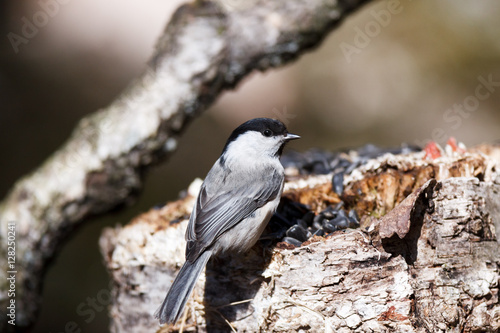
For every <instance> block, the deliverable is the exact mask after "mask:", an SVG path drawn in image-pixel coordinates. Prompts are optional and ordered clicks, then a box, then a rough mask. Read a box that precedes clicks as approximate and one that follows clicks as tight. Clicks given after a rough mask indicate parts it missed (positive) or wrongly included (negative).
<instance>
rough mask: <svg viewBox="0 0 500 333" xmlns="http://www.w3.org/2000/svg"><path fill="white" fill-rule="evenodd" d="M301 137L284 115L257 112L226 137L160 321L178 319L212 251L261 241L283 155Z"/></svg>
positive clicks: (276, 197)
mask: <svg viewBox="0 0 500 333" xmlns="http://www.w3.org/2000/svg"><path fill="white" fill-rule="evenodd" d="M298 138H300V137H299V136H298V135H295V134H290V133H288V131H287V129H286V127H285V125H284V124H283V123H282V122H280V121H279V120H274V119H268V118H256V119H252V120H249V121H247V122H245V123H244V124H242V125H240V126H239V127H238V128H236V129H235V130H234V131H233V133H232V134H231V136H230V137H229V139H227V142H226V145H225V146H224V149H223V150H222V154H221V156H220V157H219V159H218V160H217V161H216V162H215V164H214V166H213V167H212V169H211V170H210V171H209V173H208V175H207V177H206V178H205V181H204V182H203V184H202V185H201V189H200V193H199V194H198V198H197V199H196V203H195V206H194V208H193V211H192V213H191V218H190V219H189V224H188V227H187V230H186V241H187V245H186V262H185V263H184V265H183V266H182V268H181V270H180V271H179V274H177V277H176V278H175V280H174V282H173V284H172V286H171V287H170V290H169V291H168V294H167V296H166V297H165V300H164V301H163V303H162V305H161V306H160V308H159V309H158V310H157V311H156V313H155V317H156V318H158V319H159V320H160V324H165V323H175V322H176V321H177V319H178V318H179V316H180V315H181V314H182V312H183V310H184V307H185V305H186V302H187V300H188V298H189V296H190V294H191V292H192V290H193V288H194V286H195V283H196V280H197V279H198V276H199V275H200V273H201V271H202V270H203V268H204V267H205V265H206V263H207V262H208V260H209V259H210V257H212V255H217V254H219V253H223V252H227V251H231V252H236V253H242V252H245V251H247V250H249V249H250V248H251V247H252V246H253V245H254V244H255V243H256V242H257V240H258V239H259V237H260V235H261V233H262V231H263V230H264V228H265V227H266V225H267V223H268V221H269V219H270V218H271V216H272V215H273V214H274V212H275V211H276V208H277V206H278V203H279V201H280V198H281V193H282V191H283V181H284V169H283V166H282V165H281V163H280V161H279V158H280V156H281V153H282V151H283V148H284V146H285V144H286V143H287V142H288V141H290V140H294V139H298Z"/></svg>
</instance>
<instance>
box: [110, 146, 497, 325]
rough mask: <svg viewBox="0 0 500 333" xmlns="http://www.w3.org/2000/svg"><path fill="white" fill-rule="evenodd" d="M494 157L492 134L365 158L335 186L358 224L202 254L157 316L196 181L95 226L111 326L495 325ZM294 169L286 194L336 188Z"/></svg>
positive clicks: (326, 195)
mask: <svg viewBox="0 0 500 333" xmlns="http://www.w3.org/2000/svg"><path fill="white" fill-rule="evenodd" d="M497 170H500V147H495V146H488V145H484V146H480V147H477V148H474V149H470V150H469V151H468V152H465V153H463V154H462V153H456V152H453V153H450V154H448V155H445V156H442V157H440V158H438V159H436V160H428V159H426V158H424V153H423V152H419V153H412V154H409V155H390V154H388V155H385V156H383V157H381V158H378V159H375V160H371V161H369V162H368V163H367V164H366V165H364V166H361V167H359V168H357V169H355V170H354V171H353V172H352V173H351V174H350V175H349V176H348V177H346V178H345V180H344V185H345V191H344V192H343V194H342V195H341V196H340V199H342V200H343V201H344V203H345V204H346V205H349V207H355V208H356V209H357V210H358V212H360V213H361V214H362V215H363V217H362V223H361V229H352V230H346V231H336V232H334V233H332V234H329V235H328V236H327V237H317V236H314V237H313V238H311V239H310V240H308V241H307V242H305V243H303V244H302V246H300V247H293V246H290V245H289V244H286V243H278V244H277V246H275V247H274V248H269V247H265V246H263V245H262V244H257V245H256V246H255V247H254V248H253V249H252V250H251V251H249V252H248V253H246V254H245V255H243V256H228V257H224V258H217V259H215V260H212V261H210V262H209V264H208V266H207V269H206V272H205V273H204V274H202V276H201V278H200V280H199V282H198V284H197V286H196V288H195V290H194V293H193V296H192V298H191V299H190V301H189V302H188V305H187V307H186V311H185V314H184V317H183V318H182V320H180V321H179V322H178V323H177V324H175V325H173V326H165V327H163V328H160V327H159V326H158V322H157V320H155V319H154V318H153V313H154V312H155V310H156V308H157V307H158V306H159V305H160V303H161V301H162V300H163V297H164V296H165V293H166V291H167V290H168V287H169V285H170V283H171V282H172V281H173V278H174V277H175V274H176V272H177V270H178V269H179V268H180V266H181V265H182V263H183V261H184V248H185V242H184V231H185V228H186V225H187V218H188V216H189V212H190V210H191V208H192V205H193V202H194V198H195V196H196V194H197V188H199V183H200V181H197V182H194V183H193V185H192V186H191V187H190V189H189V191H188V193H189V195H188V196H187V197H186V198H185V199H182V200H179V201H177V202H173V203H170V204H168V205H167V206H165V207H163V208H162V209H160V210H152V211H150V212H148V213H145V214H143V215H140V216H138V217H137V218H136V219H135V220H134V221H132V223H130V224H129V225H127V226H125V227H123V228H117V229H107V230H106V231H105V232H104V234H103V236H102V237H101V249H102V252H103V255H104V257H105V260H106V262H107V266H108V270H109V272H110V274H111V276H112V279H113V281H114V289H113V303H112V306H111V318H112V331H113V332H155V331H161V332H176V331H179V330H182V331H197V332H221V331H222V332H224V331H228V332H230V331H231V330H235V331H238V332H350V331H357V332H497V331H498V330H500V302H499V300H498V281H499V279H500V275H499V265H500V262H499V260H498V258H499V257H500V244H499V243H498V242H497V239H498V238H497V235H496V234H495V230H497V231H498V230H500V225H499V224H500V175H499V173H498V171H497ZM293 178H295V179H293V180H290V179H289V180H288V181H287V183H286V184H285V192H284V196H286V197H288V198H293V199H295V200H297V201H300V202H302V203H304V204H309V205H310V206H314V207H316V208H315V210H316V211H319V210H321V209H322V208H323V207H324V206H325V205H326V204H327V202H328V201H329V200H330V201H331V197H332V196H335V194H334V193H333V192H332V189H331V183H330V181H331V175H329V176H307V177H299V178H298V179H297V177H293ZM311 193H314V195H311ZM353 193H356V198H354V197H353ZM405 193H406V194H405ZM313 203H314V205H313ZM377 216H380V217H379V218H377ZM179 221H180V222H179Z"/></svg>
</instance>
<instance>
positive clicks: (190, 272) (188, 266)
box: [155, 251, 212, 324]
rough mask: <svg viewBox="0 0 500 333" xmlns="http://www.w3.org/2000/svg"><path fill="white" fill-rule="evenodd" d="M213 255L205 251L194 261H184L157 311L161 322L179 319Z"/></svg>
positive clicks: (171, 321) (172, 321)
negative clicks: (199, 277)
mask: <svg viewBox="0 0 500 333" xmlns="http://www.w3.org/2000/svg"><path fill="white" fill-rule="evenodd" d="M211 255H212V252H211V251H205V252H203V253H202V254H201V255H200V256H199V257H198V258H197V259H196V260H195V261H194V262H189V261H186V262H185V263H184V265H183V266H182V268H181V270H180V271H179V274H177V277H176V278H175V280H174V283H172V286H171V287H170V290H169V291H168V293H167V296H166V297H165V300H164V301H163V303H162V305H161V306H160V307H159V308H158V310H156V312H155V318H158V319H159V320H160V324H165V323H169V324H173V323H175V322H176V321H177V319H179V317H180V315H181V314H182V312H183V310H184V307H185V306H186V302H187V300H188V299H189V296H190V295H191V292H192V291H193V288H194V286H195V284H196V281H197V280H198V276H199V275H200V273H201V271H202V270H203V268H204V267H205V265H206V264H207V261H208V259H210V256H211Z"/></svg>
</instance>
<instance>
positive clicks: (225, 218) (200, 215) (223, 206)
mask: <svg viewBox="0 0 500 333" xmlns="http://www.w3.org/2000/svg"><path fill="white" fill-rule="evenodd" d="M207 178H208V177H207ZM250 180H252V182H251V183H246V184H241V183H240V184H239V185H238V186H237V187H233V188H228V186H225V184H224V181H222V182H221V183H220V184H219V185H218V187H219V189H217V190H215V191H212V192H210V191H208V190H207V188H206V187H205V183H204V184H203V185H202V187H201V189H200V194H199V195H198V199H197V201H196V205H195V208H194V209H193V213H192V214H191V219H190V221H189V225H188V229H187V231H186V240H187V247H186V260H189V261H191V262H192V261H194V260H196V259H197V258H198V257H199V256H200V254H201V253H202V252H203V251H204V250H205V249H206V248H208V247H209V246H211V245H212V244H213V243H214V242H215V241H216V240H217V239H218V237H220V236H221V235H222V234H223V233H224V232H226V231H227V230H229V229H230V228H232V227H234V226H235V225H236V224H238V223H239V222H240V221H241V220H243V219H245V218H246V217H248V216H249V215H251V214H252V213H253V212H254V211H255V210H256V209H257V208H259V207H262V206H264V205H265V204H266V203H267V202H269V201H271V200H273V199H275V198H276V196H277V195H278V194H279V193H280V191H281V188H282V184H283V175H282V174H281V173H279V172H278V171H276V170H274V169H270V170H269V172H267V173H266V174H265V178H264V179H263V180H262V181H261V180H256V179H250ZM233 183H234V182H233Z"/></svg>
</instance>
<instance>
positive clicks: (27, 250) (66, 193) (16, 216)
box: [0, 0, 367, 328]
mask: <svg viewBox="0 0 500 333" xmlns="http://www.w3.org/2000/svg"><path fill="white" fill-rule="evenodd" d="M365 2H367V0H338V1H328V0H312V1H299V0H287V1H258V0H246V1H244V2H242V4H244V6H243V5H236V6H229V5H228V4H231V3H232V2H231V1H226V2H219V3H216V2H211V1H196V2H194V3H191V4H187V5H184V6H182V7H180V8H179V9H178V10H177V12H176V13H175V14H174V16H173V18H172V20H171V22H170V23H169V24H168V26H167V28H166V30H165V32H164V34H163V35H162V36H161V37H160V39H159V41H158V45H157V50H156V53H155V55H154V56H153V59H152V60H151V62H150V64H149V67H148V69H147V70H146V71H145V73H144V75H143V76H142V77H140V78H139V79H138V80H137V81H136V82H134V83H133V84H132V85H131V86H130V87H129V88H128V89H127V90H126V91H125V92H124V93H123V94H122V95H121V96H120V97H119V98H118V99H117V100H116V101H114V102H113V103H112V104H111V105H110V106H108V107H107V108H105V109H102V110H99V111H97V112H96V113H94V114H91V115H90V116H88V117H85V118H84V119H82V120H81V121H80V123H79V124H78V126H77V128H76V129H75V130H74V132H73V134H72V136H71V138H69V140H68V141H67V142H66V143H65V144H64V145H63V147H61V148H60V149H59V150H58V151H57V152H55V153H54V154H53V155H52V156H51V157H50V158H49V159H48V160H47V161H46V162H45V163H44V164H43V165H42V166H40V167H39V168H38V169H37V170H35V171H34V172H33V173H31V174H30V175H27V176H26V177H24V178H23V179H21V180H19V181H18V182H17V183H16V184H15V186H14V188H13V189H12V190H11V191H10V193H9V194H8V195H7V197H6V198H5V200H4V201H3V202H2V204H1V205H0V228H1V229H0V230H1V232H0V241H1V243H2V244H4V245H5V244H6V243H7V236H6V235H7V232H6V230H7V228H8V225H9V223H12V224H15V233H16V260H17V261H16V263H15V270H16V271H17V273H16V277H15V279H16V286H17V289H16V296H15V301H16V325H17V327H26V326H29V325H31V324H32V323H33V322H34V320H35V318H36V313H37V311H38V308H39V303H40V298H39V297H40V288H41V283H42V276H43V273H44V271H45V268H46V265H47V263H48V262H49V261H50V260H51V258H53V256H54V255H55V254H56V252H57V250H58V248H59V247H60V246H61V244H62V242H63V241H64V239H66V238H67V237H68V235H69V234H70V233H71V232H72V231H73V230H74V229H75V227H76V226H77V225H78V224H80V223H81V222H82V221H84V220H85V219H86V218H88V217H89V216H92V215H96V214H102V213H105V212H107V211H109V210H110V209H112V208H115V207H117V206H118V205H121V204H124V203H127V202H129V201H130V200H131V199H133V197H134V195H135V194H137V192H138V191H139V190H140V188H141V187H142V177H141V175H142V172H143V171H144V169H145V168H146V167H148V166H149V165H151V164H152V163H153V162H157V161H159V160H163V159H165V158H166V157H168V156H169V155H170V154H172V153H173V152H174V151H175V148H176V146H177V140H178V139H179V137H180V135H181V133H182V131H183V130H184V129H185V127H186V126H187V124H188V123H189V121H190V120H191V119H193V118H195V117H196V116H197V115H199V114H200V113H201V112H202V111H203V110H205V109H206V108H207V107H209V106H210V105H211V104H212V103H213V101H214V100H215V99H216V97H217V96H218V95H219V94H220V93H221V92H222V91H223V90H225V89H229V88H232V87H234V86H235V85H236V84H237V83H238V82H239V81H240V80H241V79H242V78H244V77H245V76H247V75H248V74H249V73H251V72H252V71H254V70H266V69H268V68H271V67H279V66H283V65H284V64H286V63H288V62H289V61H291V60H293V59H296V58H297V57H298V56H300V55H301V54H302V53H304V52H305V51H307V50H309V49H311V48H313V47H315V46H317V45H319V44H320V42H321V41H322V39H323V38H324V37H325V36H326V35H327V33H328V32H329V31H331V30H332V29H333V28H334V27H335V26H336V25H338V24H339V23H340V22H341V21H342V20H343V19H344V18H345V17H346V16H348V14H349V13H351V12H352V11H353V10H355V9H357V8H359V7H360V6H361V5H362V4H364V3H365ZM221 3H222V4H226V5H225V6H222V5H221ZM4 245H2V247H1V250H0V254H1V255H0V263H1V265H0V266H1V267H2V270H1V271H0V279H1V280H2V281H6V278H7V276H8V274H7V273H6V272H7V271H8V269H7V267H8V266H7V250H6V246H4ZM8 290H9V288H8V284H4V283H2V285H1V287H0V308H1V309H2V310H0V314H1V318H2V319H1V321H0V323H1V325H2V327H3V328H5V327H9V326H6V325H7V324H6V320H5V318H6V316H5V313H3V312H4V311H5V310H4V309H5V308H6V306H7V305H8V304H9V301H10V299H12V298H11V297H9V296H8Z"/></svg>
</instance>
